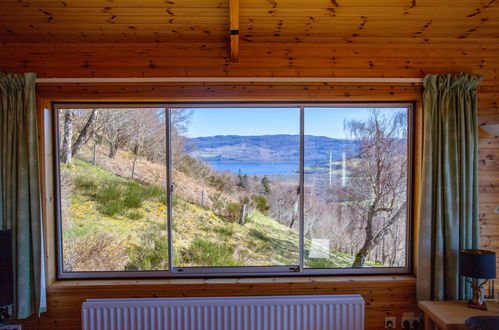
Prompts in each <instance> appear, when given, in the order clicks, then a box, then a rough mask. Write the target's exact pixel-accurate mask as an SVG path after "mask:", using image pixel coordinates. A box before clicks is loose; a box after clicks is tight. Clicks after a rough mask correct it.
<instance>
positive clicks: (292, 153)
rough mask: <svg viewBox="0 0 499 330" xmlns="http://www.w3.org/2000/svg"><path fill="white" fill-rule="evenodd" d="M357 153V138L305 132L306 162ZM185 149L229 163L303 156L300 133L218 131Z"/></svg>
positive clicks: (289, 159)
mask: <svg viewBox="0 0 499 330" xmlns="http://www.w3.org/2000/svg"><path fill="white" fill-rule="evenodd" d="M330 152H332V153H333V161H338V160H340V159H341V158H342V153H343V152H346V155H347V157H351V156H355V155H356V154H358V152H359V142H358V141H357V140H346V139H333V138H329V137H325V136H313V135H305V162H306V163H307V164H311V163H319V162H324V161H328V160H329V153H330ZM185 153H187V154H188V155H191V156H192V157H195V158H197V159H200V160H204V161H208V162H209V161H217V162H227V163H232V162H233V163H255V162H273V163H292V162H297V161H298V159H299V157H300V137H299V135H286V134H279V135H258V136H240V135H217V136H208V137H197V138H190V139H187V141H186V144H185Z"/></svg>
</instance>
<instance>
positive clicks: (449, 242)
mask: <svg viewBox="0 0 499 330" xmlns="http://www.w3.org/2000/svg"><path fill="white" fill-rule="evenodd" d="M481 79H482V78H481V77H480V76H477V75H471V74H464V73H459V74H456V75H451V74H442V75H427V76H426V77H425V79H424V94H423V101H424V115H423V116H424V142H423V170H422V178H421V179H422V185H421V213H420V214H421V222H420V227H419V242H418V243H419V255H418V258H419V260H418V272H417V294H418V300H457V299H459V300H462V299H468V298H469V290H467V288H466V286H465V283H464V279H463V278H462V277H460V276H459V250H460V249H470V248H478V247H479V245H480V242H479V239H480V237H479V224H478V126H477V92H476V88H477V86H478V84H479V83H480V81H481Z"/></svg>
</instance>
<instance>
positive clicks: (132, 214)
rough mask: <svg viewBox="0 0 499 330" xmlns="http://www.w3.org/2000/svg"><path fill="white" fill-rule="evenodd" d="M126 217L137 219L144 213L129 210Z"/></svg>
mask: <svg viewBox="0 0 499 330" xmlns="http://www.w3.org/2000/svg"><path fill="white" fill-rule="evenodd" d="M127 217H128V218H129V219H131V220H139V219H142V218H143V217H144V213H143V212H142V211H140V210H137V211H129V212H128V214H127Z"/></svg>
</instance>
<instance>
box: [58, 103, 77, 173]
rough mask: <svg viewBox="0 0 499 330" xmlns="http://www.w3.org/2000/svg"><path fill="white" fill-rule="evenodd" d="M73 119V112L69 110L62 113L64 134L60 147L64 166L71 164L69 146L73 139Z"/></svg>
mask: <svg viewBox="0 0 499 330" xmlns="http://www.w3.org/2000/svg"><path fill="white" fill-rule="evenodd" d="M73 118H74V111H73V110H71V109H67V110H65V113H64V132H63V140H62V146H61V161H62V162H63V163H65V164H69V163H71V156H72V152H71V144H72V139H73Z"/></svg>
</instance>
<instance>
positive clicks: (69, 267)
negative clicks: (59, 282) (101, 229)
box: [63, 233, 128, 272]
mask: <svg viewBox="0 0 499 330" xmlns="http://www.w3.org/2000/svg"><path fill="white" fill-rule="evenodd" d="M63 247H64V251H63V256H64V268H65V269H64V270H65V271H73V272H82V271H118V270H123V268H124V266H125V264H126V261H127V260H128V257H127V255H126V248H125V242H123V241H122V240H120V239H119V238H118V237H117V236H114V235H111V234H108V233H92V234H87V235H84V236H72V237H71V238H68V239H65V240H64V244H63Z"/></svg>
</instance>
